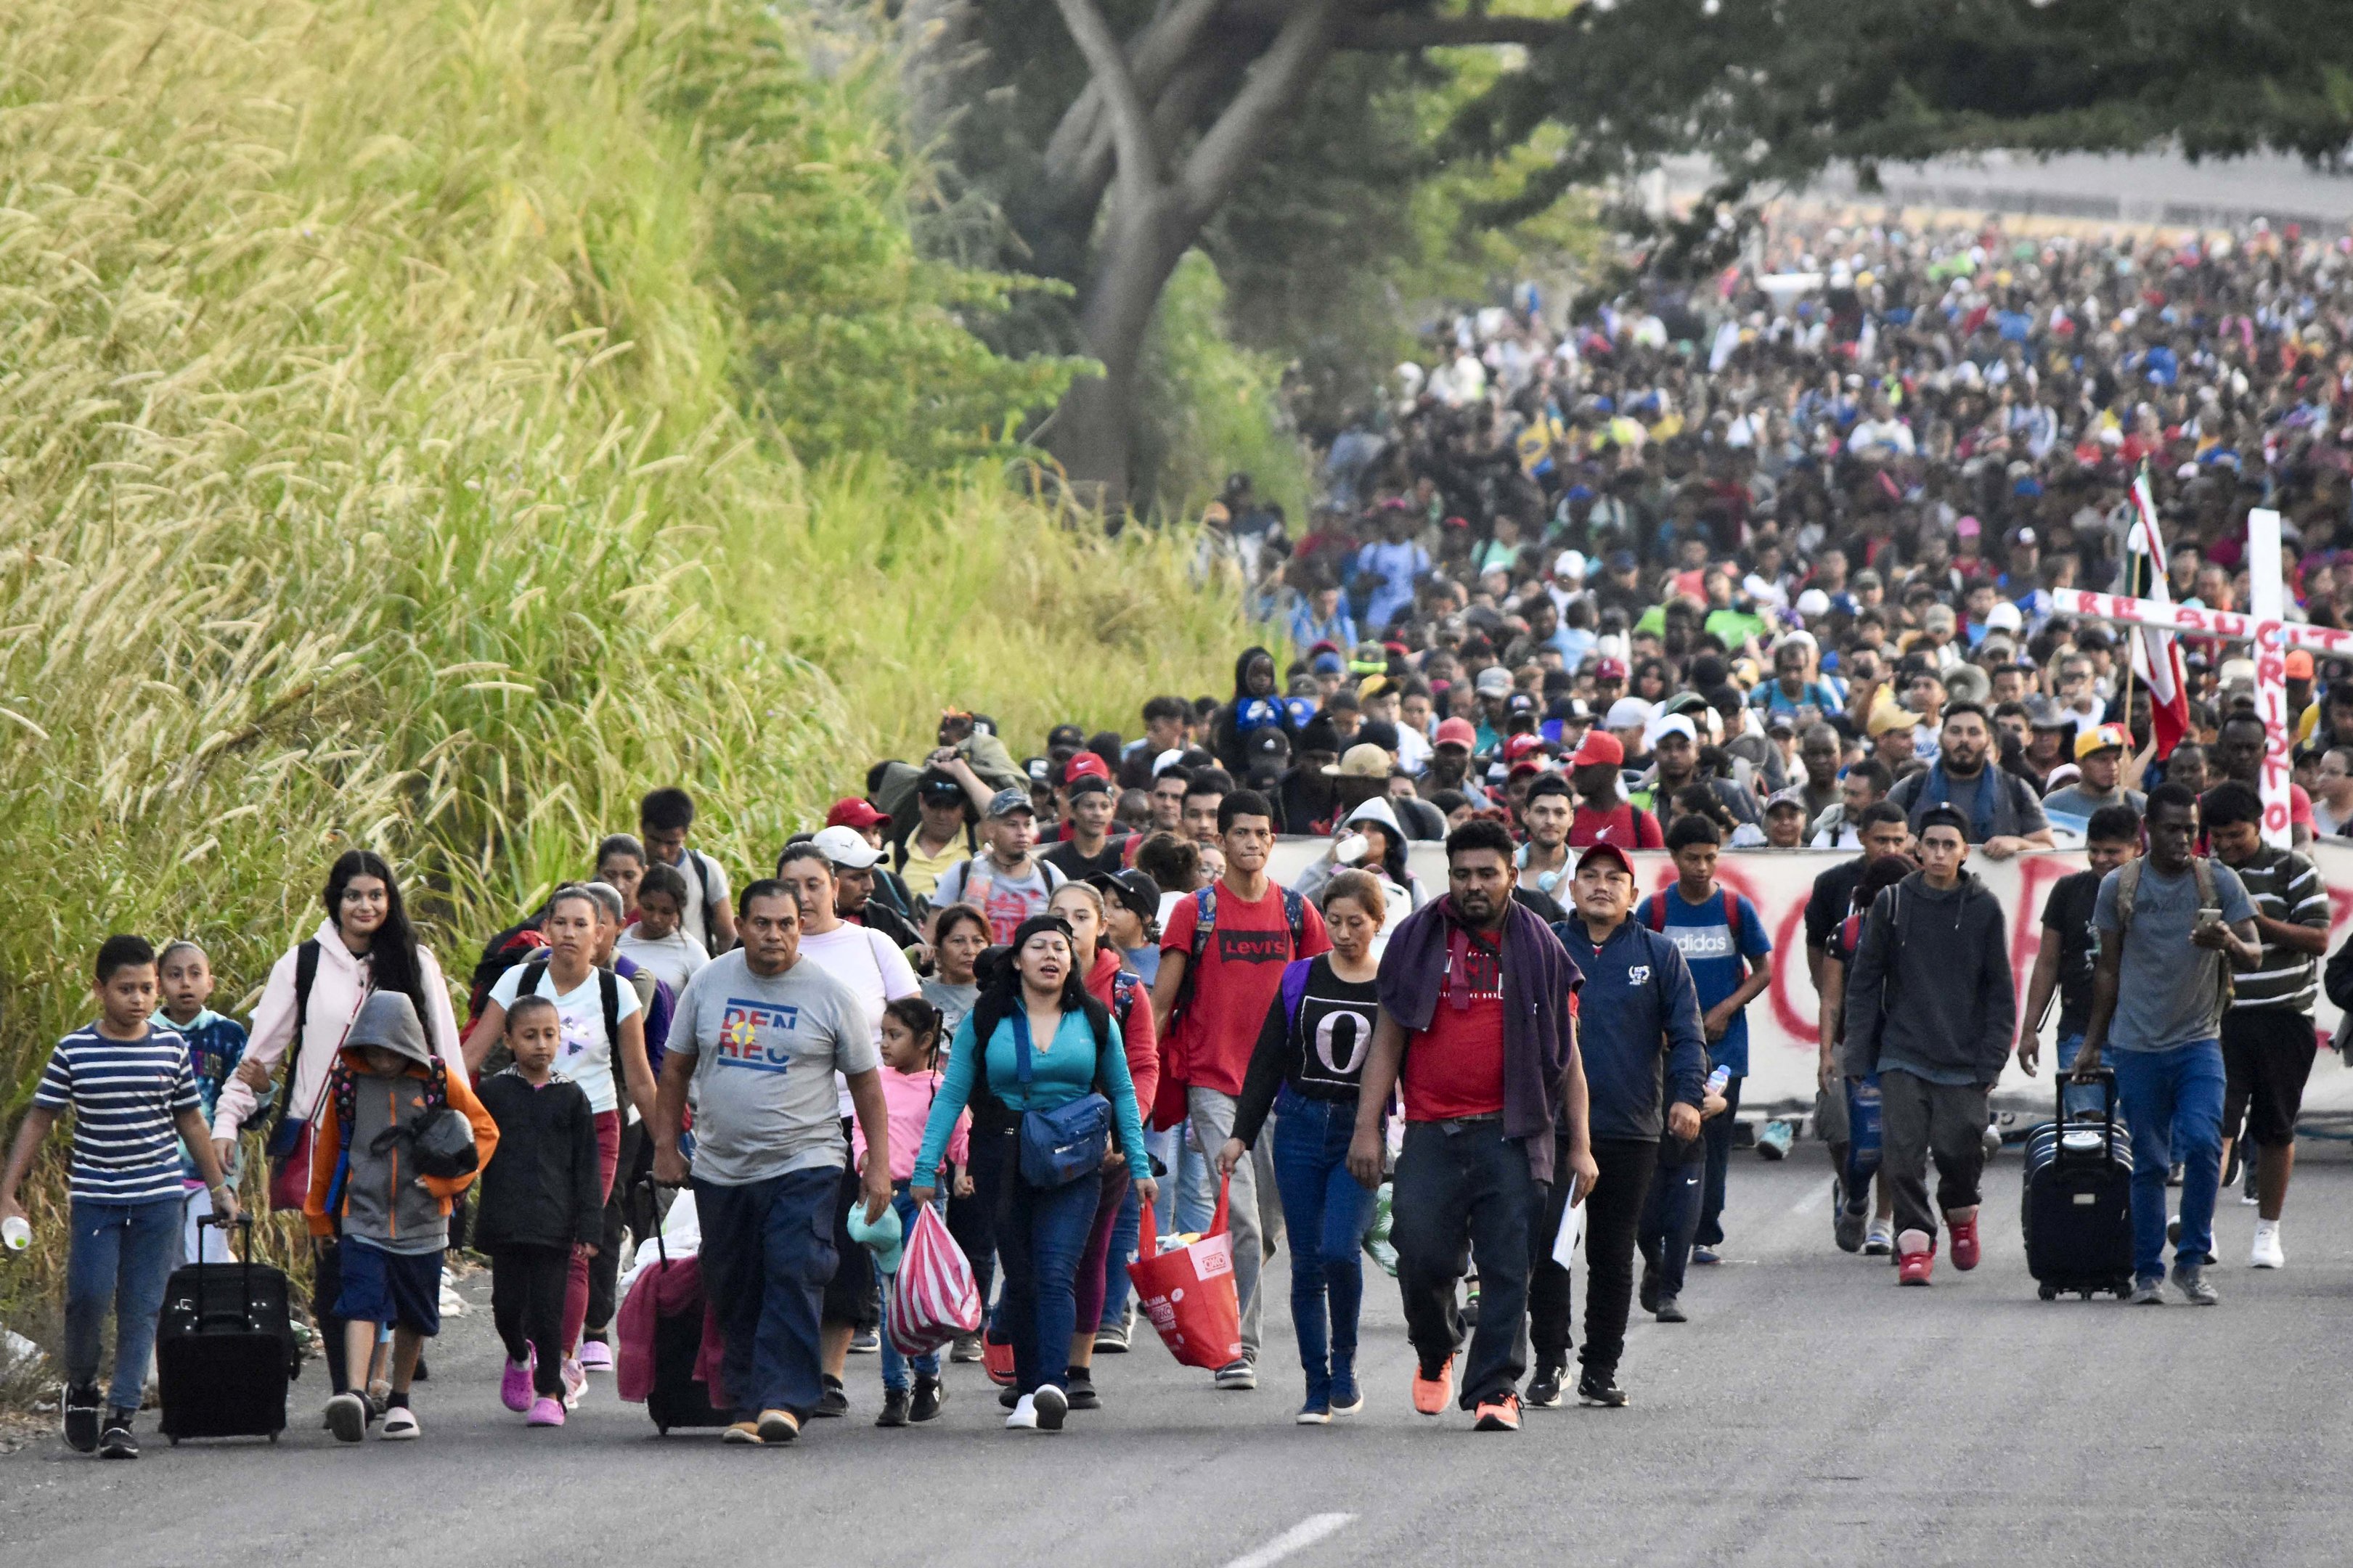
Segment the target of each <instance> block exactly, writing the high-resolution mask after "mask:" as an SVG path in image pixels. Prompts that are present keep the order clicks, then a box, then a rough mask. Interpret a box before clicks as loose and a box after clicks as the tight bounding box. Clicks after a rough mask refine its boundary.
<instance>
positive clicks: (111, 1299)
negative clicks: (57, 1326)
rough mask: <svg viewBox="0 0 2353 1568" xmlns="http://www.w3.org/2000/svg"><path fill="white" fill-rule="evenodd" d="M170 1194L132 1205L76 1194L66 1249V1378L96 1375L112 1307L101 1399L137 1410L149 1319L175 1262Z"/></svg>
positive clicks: (176, 1217) (78, 1383) (148, 1350)
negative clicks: (108, 1364)
mask: <svg viewBox="0 0 2353 1568" xmlns="http://www.w3.org/2000/svg"><path fill="white" fill-rule="evenodd" d="M181 1202H182V1200H181V1197H180V1194H177V1193H173V1194H170V1195H168V1196H165V1197H160V1198H144V1199H141V1200H139V1201H137V1202H133V1203H116V1202H111V1201H108V1200H105V1199H100V1198H76V1199H74V1200H73V1210H72V1215H71V1219H72V1224H73V1240H72V1245H71V1247H70V1248H69V1251H68V1252H67V1254H66V1381H67V1382H69V1383H70V1384H73V1385H74V1386H75V1387H77V1388H79V1387H83V1386H85V1385H87V1384H93V1383H96V1382H97V1381H98V1352H99V1336H100V1331H102V1330H103V1329H104V1328H105V1326H106V1312H107V1309H108V1308H109V1307H110V1306H111V1307H112V1308H113V1309H114V1381H113V1384H112V1386H111V1388H110V1389H109V1390H108V1391H107V1395H106V1403H107V1404H108V1405H109V1406H111V1408H113V1409H116V1410H136V1409H138V1408H139V1399H140V1395H141V1394H142V1392H143V1391H144V1390H145V1388H146V1386H147V1361H148V1358H149V1357H150V1356H152V1355H153V1354H154V1353H155V1320H156V1319H157V1318H158V1317H160V1316H162V1314H163V1311H164V1284H165V1282H166V1281H168V1280H169V1279H171V1277H172V1267H173V1265H174V1264H176V1263H177V1262H179V1260H180V1205H181Z"/></svg>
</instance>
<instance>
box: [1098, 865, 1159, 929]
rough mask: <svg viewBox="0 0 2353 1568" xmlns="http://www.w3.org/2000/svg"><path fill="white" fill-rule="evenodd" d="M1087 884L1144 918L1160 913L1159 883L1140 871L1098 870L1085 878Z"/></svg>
mask: <svg viewBox="0 0 2353 1568" xmlns="http://www.w3.org/2000/svg"><path fill="white" fill-rule="evenodd" d="M1087 885H1088V886H1089V887H1091V888H1093V889H1095V890H1096V891H1098V892H1100V893H1102V894H1103V897H1105V898H1107V899H1117V900H1119V901H1120V902H1121V903H1123V904H1124V905H1126V906H1127V907H1128V908H1129V909H1130V910H1134V912H1135V914H1136V915H1138V916H1139V917H1141V918H1142V919H1145V920H1147V921H1149V920H1153V919H1155V918H1156V917H1157V916H1158V915H1159V913H1160V884H1159V883H1157V882H1155V881H1154V880H1153V879H1151V878H1150V877H1149V876H1147V875H1145V873H1144V872H1142V871H1138V870H1135V869H1134V868H1130V869H1127V870H1124V871H1098V872H1096V873H1095V874H1094V875H1093V876H1092V877H1089V878H1088V879H1087Z"/></svg>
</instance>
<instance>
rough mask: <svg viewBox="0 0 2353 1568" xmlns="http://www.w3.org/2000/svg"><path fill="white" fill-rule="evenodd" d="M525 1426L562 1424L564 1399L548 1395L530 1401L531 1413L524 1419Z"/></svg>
mask: <svg viewBox="0 0 2353 1568" xmlns="http://www.w3.org/2000/svg"><path fill="white" fill-rule="evenodd" d="M523 1425H524V1426H563V1425H564V1401H562V1400H561V1399H557V1398H555V1397H554V1396H553V1395H550V1396H548V1397H546V1398H543V1399H534V1400H533V1401H532V1402H531V1415H529V1416H528V1417H526V1418H525V1419H524V1422H523Z"/></svg>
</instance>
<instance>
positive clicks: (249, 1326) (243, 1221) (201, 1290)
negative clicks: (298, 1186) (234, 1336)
mask: <svg viewBox="0 0 2353 1568" xmlns="http://www.w3.org/2000/svg"><path fill="white" fill-rule="evenodd" d="M208 1225H209V1226H215V1227H216V1228H218V1229H221V1230H227V1229H228V1228H229V1222H228V1221H227V1220H225V1219H223V1218H221V1217H220V1215H216V1214H200V1215H197V1216H196V1233H197V1234H198V1235H199V1236H201V1235H202V1234H204V1228H205V1226H208ZM237 1228H238V1229H239V1230H242V1231H244V1232H245V1257H244V1258H241V1259H239V1261H240V1262H241V1263H242V1264H243V1266H244V1272H243V1273H242V1274H241V1275H240V1276H239V1277H238V1283H239V1285H240V1286H242V1289H239V1290H238V1291H237V1297H238V1300H237V1311H238V1313H239V1315H240V1316H242V1317H243V1318H244V1319H245V1328H246V1331H247V1332H248V1333H251V1332H253V1331H254V1321H253V1216H252V1215H249V1214H247V1213H245V1212H244V1211H242V1210H239V1211H238V1213H237ZM196 1250H197V1251H198V1253H199V1254H201V1253H202V1252H203V1250H204V1248H203V1247H198V1248H197V1249H196ZM229 1256H230V1257H231V1258H236V1257H237V1247H236V1246H235V1245H234V1244H232V1245H231V1246H230V1247H229ZM209 1318H210V1314H209V1313H207V1312H206V1310H205V1276H204V1274H203V1273H202V1272H201V1271H199V1272H198V1273H197V1275H196V1321H198V1322H200V1323H201V1322H205V1321H209Z"/></svg>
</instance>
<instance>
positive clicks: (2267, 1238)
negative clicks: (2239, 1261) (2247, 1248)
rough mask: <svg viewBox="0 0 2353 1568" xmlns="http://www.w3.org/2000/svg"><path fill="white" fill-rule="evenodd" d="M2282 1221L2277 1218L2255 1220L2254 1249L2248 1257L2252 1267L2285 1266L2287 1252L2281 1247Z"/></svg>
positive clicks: (2249, 1265) (2249, 1264)
mask: <svg viewBox="0 0 2353 1568" xmlns="http://www.w3.org/2000/svg"><path fill="white" fill-rule="evenodd" d="M2279 1227H2280V1222H2279V1221H2277V1220H2275V1219H2259V1220H2257V1221H2255V1245H2254V1249H2253V1251H2252V1252H2251V1253H2250V1254H2249V1255H2248V1257H2247V1266H2248V1267H2249V1268H2286V1267H2287V1254H2286V1253H2285V1252H2284V1251H2283V1250H2282V1249H2281V1247H2280V1234H2279Z"/></svg>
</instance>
